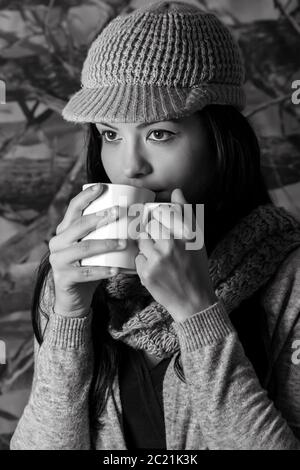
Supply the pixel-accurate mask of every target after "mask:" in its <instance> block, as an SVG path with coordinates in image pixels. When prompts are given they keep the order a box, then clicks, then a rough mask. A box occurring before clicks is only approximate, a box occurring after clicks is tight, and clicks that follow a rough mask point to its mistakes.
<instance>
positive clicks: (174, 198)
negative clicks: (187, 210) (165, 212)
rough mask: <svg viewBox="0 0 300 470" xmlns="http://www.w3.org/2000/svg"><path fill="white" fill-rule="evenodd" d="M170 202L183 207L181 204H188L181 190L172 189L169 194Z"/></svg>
mask: <svg viewBox="0 0 300 470" xmlns="http://www.w3.org/2000/svg"><path fill="white" fill-rule="evenodd" d="M171 202H173V203H177V204H180V205H181V206H183V204H188V202H187V200H186V199H185V197H184V194H183V192H182V189H181V188H176V189H173V191H172V194H171Z"/></svg>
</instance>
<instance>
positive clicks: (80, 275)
mask: <svg viewBox="0 0 300 470" xmlns="http://www.w3.org/2000/svg"><path fill="white" fill-rule="evenodd" d="M118 273H119V268H117V267H110V266H80V267H73V266H71V267H69V269H66V270H64V271H63V272H62V273H61V277H62V279H68V283H71V284H72V283H82V282H89V281H98V280H101V279H106V278H108V277H112V276H116V274H118Z"/></svg>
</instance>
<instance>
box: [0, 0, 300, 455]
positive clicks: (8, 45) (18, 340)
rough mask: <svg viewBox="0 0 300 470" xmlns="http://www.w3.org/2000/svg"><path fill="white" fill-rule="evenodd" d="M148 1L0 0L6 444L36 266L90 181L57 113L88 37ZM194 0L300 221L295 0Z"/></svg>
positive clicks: (0, 264)
mask: <svg viewBox="0 0 300 470" xmlns="http://www.w3.org/2000/svg"><path fill="white" fill-rule="evenodd" d="M143 3H150V2H146V0H132V1H125V0H107V1H104V0H63V1H62V0H61V1H59V2H58V1H55V0H50V1H49V0H47V1H46V0H38V1H31V0H23V1H22V0H9V1H8V0H7V1H6V0H0V80H3V82H0V84H1V85H3V83H5V85H6V87H5V88H6V89H5V90H4V88H3V86H2V87H1V91H0V93H1V94H0V103H1V104H0V298H1V303H0V340H2V341H4V342H5V346H6V360H5V361H3V360H2V361H1V353H0V362H5V364H0V449H6V448H8V443H9V440H10V436H11V434H12V432H13V430H14V429H15V426H16V423H17V420H18V418H19V416H20V414H21V413H22V410H23V408H24V405H25V403H26V402H27V400H28V395H29V390H30V385H31V380H32V372H33V357H32V353H33V350H32V347H33V342H32V329H31V323H30V304H31V296H32V290H33V283H34V276H35V272H36V268H37V265H38V263H39V261H40V259H41V256H42V255H43V253H44V252H45V251H46V250H47V243H48V240H49V239H50V238H51V236H52V234H53V233H54V231H55V228H56V226H57V225H58V223H59V222H60V220H61V218H62V214H63V212H64V210H65V208H66V205H67V204H68V201H69V200H70V198H71V197H73V195H75V194H76V193H77V192H79V190H80V187H81V184H83V183H84V182H85V179H84V178H85V175H84V168H83V161H84V149H85V147H84V144H85V142H84V139H83V130H82V128H81V127H80V126H73V125H71V124H69V123H66V122H64V121H63V120H62V119H61V117H60V111H61V109H62V107H63V105H64V103H65V102H66V100H67V98H68V96H70V95H71V94H72V93H73V92H74V91H76V90H77V89H78V87H79V79H80V70H81V65H82V62H83V60H84V58H85V54H86V51H87V48H88V45H89V43H90V42H91V41H92V39H93V37H94V36H95V35H96V34H97V33H98V32H99V31H101V29H102V28H103V27H104V26H105V25H106V24H107V23H108V22H109V21H110V20H111V19H112V18H114V17H115V16H116V15H117V14H120V13H122V12H123V13H127V12H130V11H131V10H133V9H135V8H137V7H138V6H140V5H141V4H143ZM191 3H195V4H201V5H202V6H203V7H204V8H207V9H209V10H212V11H213V12H214V13H216V14H217V15H218V16H219V17H220V18H221V19H222V20H223V21H224V22H225V23H226V24H227V25H228V26H229V27H230V28H231V30H232V32H233V34H234V35H235V37H236V38H237V40H238V41H239V44H240V46H241V49H242V51H243V54H244V57H245V63H246V69H247V81H246V91H247V96H248V105H247V108H246V110H245V112H244V114H245V115H246V116H248V117H249V119H250V120H251V122H252V124H253V126H254V127H255V130H256V131H257V134H258V136H259V140H260V144H261V149H262V169H263V173H264V177H265V179H266V182H267V185H268V188H269V191H270V194H271V196H272V197H273V199H274V202H275V203H276V204H278V205H283V206H285V207H286V208H287V209H288V210H290V211H291V212H292V213H293V214H294V215H295V216H296V217H297V218H299V219H300V158H299V155H300V133H299V122H300V104H299V105H296V104H293V103H292V101H291V96H292V93H293V90H292V83H293V81H294V80H297V79H298V80H300V53H299V52H300V47H299V43H300V3H299V2H298V1H297V0H295V1H289V0H285V1H283V0H278V1H277V0H274V1H273V0H252V1H251V2H249V1H248V0H207V1H199V2H197V1H193V2H191ZM4 91H5V98H6V99H5V100H4V99H3V97H4ZM4 101H5V103H4ZM0 344H4V343H0ZM2 352H3V351H2ZM2 359H3V358H2Z"/></svg>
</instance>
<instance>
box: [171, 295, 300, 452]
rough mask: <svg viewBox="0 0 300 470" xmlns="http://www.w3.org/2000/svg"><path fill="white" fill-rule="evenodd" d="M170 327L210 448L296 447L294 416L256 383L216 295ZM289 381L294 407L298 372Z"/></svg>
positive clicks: (267, 448)
mask: <svg viewBox="0 0 300 470" xmlns="http://www.w3.org/2000/svg"><path fill="white" fill-rule="evenodd" d="M173 326H174V329H175V331H176V332H177V335H178V338H179V344H180V349H181V360H182V365H183V370H184V373H185V378H186V382H187V385H188V387H189V389H190V395H191V401H192V403H193V405H194V408H195V410H197V413H198V419H199V423H200V426H201V431H202V432H203V434H204V435H205V437H206V439H207V444H208V446H209V448H210V449H224V450H226V449H235V450H238V449H243V450H247V449H250V450H254V449H256V450H263V449H264V450H296V449H297V450H300V441H299V440H298V439H297V437H296V435H295V434H294V432H293V429H292V425H295V422H294V420H293V419H291V420H290V421H289V422H288V421H287V419H286V417H284V416H283V414H282V413H281V410H278V409H277V408H276V406H275V404H274V403H273V401H271V400H270V399H269V397H268V394H267V391H266V390H265V389H263V388H262V387H261V385H260V382H259V380H258V378H257V376H256V374H255V371H254V369H253V366H252V364H251V362H250V361H249V360H248V358H247V357H246V355H245V352H244V350H243V347H242V344H241V343H240V341H239V338H238V335H237V332H236V330H235V328H234V326H233V325H232V323H231V321H230V319H229V316H228V314H227V312H226V309H225V306H224V303H223V302H222V301H221V300H219V301H218V302H216V303H215V304H214V305H212V306H210V307H209V308H207V309H206V310H203V311H201V312H198V313H197V314H195V315H193V316H192V317H190V318H188V319H186V320H184V321H183V322H173ZM294 381H298V383H294V384H293V387H292V388H291V390H294V394H292V396H291V395H290V396H289V400H291V401H292V402H293V405H292V407H293V408H294V409H295V408H298V409H299V406H300V403H299V398H300V397H299V392H298V391H299V389H300V375H299V373H298V374H297V375H296V376H295V378H294ZM296 390H297V392H296ZM296 402H298V403H296ZM298 418H299V415H298ZM297 425H298V426H299V423H298V424H297Z"/></svg>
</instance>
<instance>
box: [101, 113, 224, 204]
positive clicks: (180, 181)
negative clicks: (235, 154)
mask: <svg viewBox="0 0 300 470" xmlns="http://www.w3.org/2000/svg"><path fill="white" fill-rule="evenodd" d="M96 126H97V129H98V131H99V133H100V134H101V136H102V153H101V158H102V163H103V166H104V169H105V171H106V173H107V175H108V177H109V179H110V181H111V182H112V183H114V184H129V185H131V186H136V187H143V188H148V189H151V190H152V191H155V192H156V193H157V194H156V199H155V200H156V201H159V202H169V201H170V197H171V192H172V190H173V189H175V188H181V189H182V191H183V194H184V195H185V198H186V199H187V201H188V202H189V203H196V202H198V203H201V202H204V201H202V200H201V198H202V196H203V194H204V192H205V190H206V188H207V187H208V186H209V185H210V184H211V182H212V177H213V174H214V161H215V159H214V156H213V155H212V152H211V149H210V143H209V138H208V133H207V131H206V128H205V126H204V123H203V121H202V118H201V115H199V114H198V113H195V114H193V115H190V116H187V117H183V118H180V119H176V120H170V121H159V122H155V123H152V124H149V123H117V124H115V123H112V124H105V123H100V122H99V123H97V124H96Z"/></svg>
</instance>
